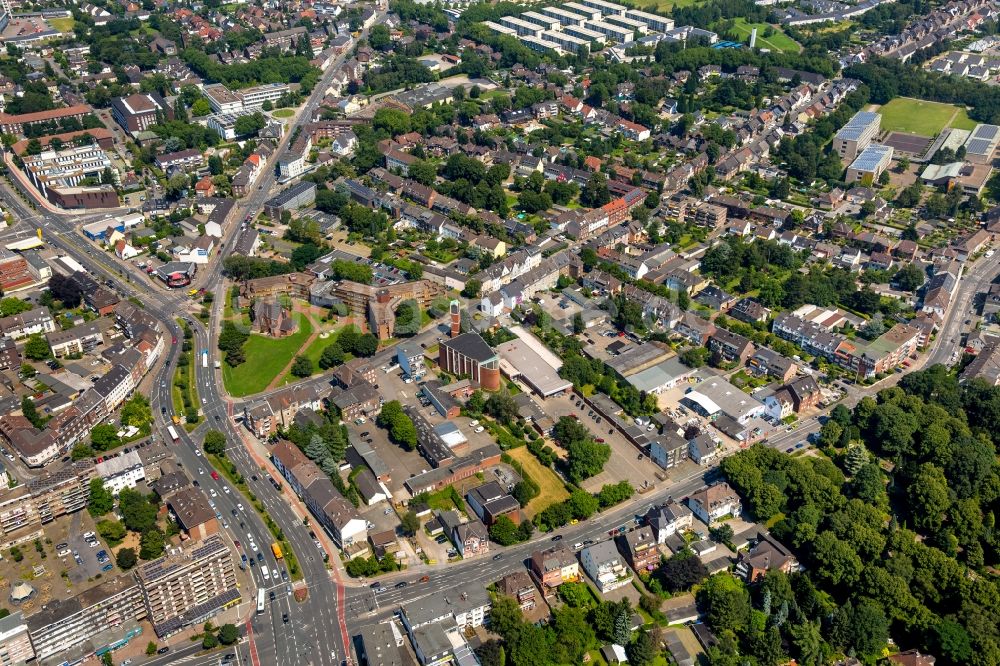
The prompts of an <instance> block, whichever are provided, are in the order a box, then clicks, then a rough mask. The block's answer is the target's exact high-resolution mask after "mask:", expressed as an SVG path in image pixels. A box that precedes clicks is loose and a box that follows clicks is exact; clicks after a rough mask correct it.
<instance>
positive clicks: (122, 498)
mask: <svg viewBox="0 0 1000 666" xmlns="http://www.w3.org/2000/svg"><path fill="white" fill-rule="evenodd" d="M118 511H119V512H120V513H121V514H122V520H123V522H124V523H125V527H127V528H128V529H129V530H130V531H132V532H140V533H142V532H146V531H147V530H151V529H153V528H154V527H156V513H157V505H156V504H155V503H154V502H153V501H152V498H151V497H150V496H148V495H143V494H142V493H140V492H139V491H137V490H133V489H132V488H123V489H122V491H121V492H120V493H118Z"/></svg>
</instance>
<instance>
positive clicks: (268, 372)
mask: <svg viewBox="0 0 1000 666" xmlns="http://www.w3.org/2000/svg"><path fill="white" fill-rule="evenodd" d="M297 320H298V323H299V330H297V331H296V332H295V333H294V334H293V335H289V336H288V337H287V338H280V339H275V338H268V337H265V336H263V335H257V334H253V335H251V336H250V339H249V340H247V342H246V344H245V345H243V353H244V355H245V356H246V359H247V360H246V362H245V363H243V364H242V365H238V366H236V367H235V368H231V367H229V366H228V365H226V364H225V363H223V364H222V381H223V382H225V385H226V390H227V391H229V393H230V395H233V396H236V397H240V396H244V395H250V394H252V393H260V392H261V391H263V390H264V389H265V388H267V385H268V384H270V383H271V380H272V379H274V378H275V377H277V376H278V373H279V372H281V371H282V370H284V368H285V366H286V365H288V362H289V361H291V360H292V359H293V358H294V357H295V354H296V353H297V352H298V351H299V347H301V346H302V345H303V343H305V341H306V340H307V339H308V338H309V335H310V334H311V333H312V324H311V323H309V320H308V319H307V318H306V317H302V316H299V317H297Z"/></svg>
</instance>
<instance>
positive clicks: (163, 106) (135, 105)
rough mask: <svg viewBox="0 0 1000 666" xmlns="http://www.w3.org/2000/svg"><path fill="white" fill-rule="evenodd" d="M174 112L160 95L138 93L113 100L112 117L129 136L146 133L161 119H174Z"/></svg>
mask: <svg viewBox="0 0 1000 666" xmlns="http://www.w3.org/2000/svg"><path fill="white" fill-rule="evenodd" d="M173 115H174V113H173V110H172V109H171V108H170V107H169V106H168V105H167V102H166V100H164V99H163V98H162V97H160V94H159V93H156V92H151V93H141V94H139V93H136V94H134V95H129V96H128V97H116V98H115V99H113V100H111V116H112V117H113V118H114V119H115V122H116V123H118V124H119V125H120V126H121V128H122V129H124V130H125V131H126V132H128V133H129V134H134V133H136V132H144V131H146V130H148V129H149V128H150V127H152V126H153V125H155V124H156V123H157V121H158V119H159V118H161V117H162V118H165V119H170V118H173Z"/></svg>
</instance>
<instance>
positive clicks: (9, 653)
mask: <svg viewBox="0 0 1000 666" xmlns="http://www.w3.org/2000/svg"><path fill="white" fill-rule="evenodd" d="M34 658H35V650H34V648H32V647H31V638H30V636H29V635H28V625H27V624H26V623H25V621H24V614H23V613H21V612H20V611H18V612H17V613H11V614H10V615H8V616H7V617H5V618H0V664H2V665H3V666H13V665H14V664H23V663H24V662H27V661H31V660H32V659H34Z"/></svg>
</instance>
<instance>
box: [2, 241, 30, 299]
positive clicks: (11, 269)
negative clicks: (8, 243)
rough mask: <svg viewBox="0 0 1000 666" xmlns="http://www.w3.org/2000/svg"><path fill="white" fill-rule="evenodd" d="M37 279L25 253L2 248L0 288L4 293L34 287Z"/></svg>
mask: <svg viewBox="0 0 1000 666" xmlns="http://www.w3.org/2000/svg"><path fill="white" fill-rule="evenodd" d="M37 281H38V280H37V278H36V277H35V275H34V273H32V271H31V264H29V263H28V261H27V259H25V257H24V255H21V254H17V253H15V252H11V251H10V250H8V249H6V248H0V289H2V290H3V292H4V293H9V292H12V291H18V290H20V289H26V288H28V287H32V286H34V285H35V284H36V283H37Z"/></svg>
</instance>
